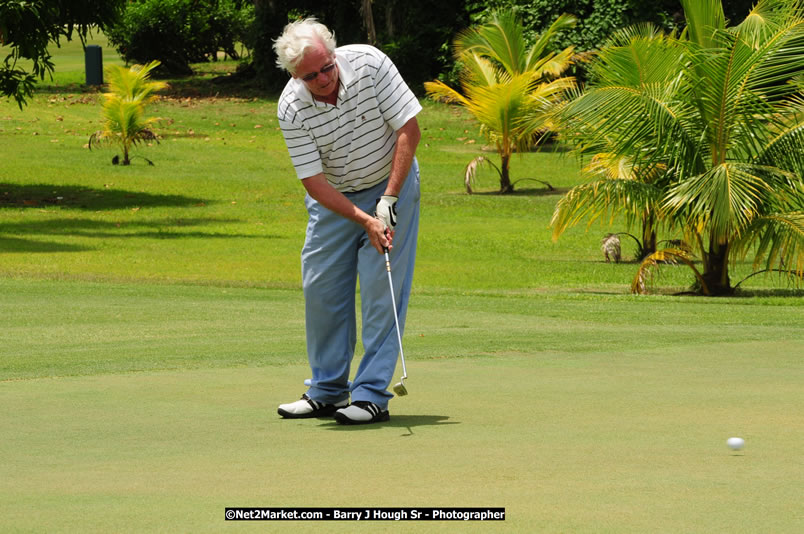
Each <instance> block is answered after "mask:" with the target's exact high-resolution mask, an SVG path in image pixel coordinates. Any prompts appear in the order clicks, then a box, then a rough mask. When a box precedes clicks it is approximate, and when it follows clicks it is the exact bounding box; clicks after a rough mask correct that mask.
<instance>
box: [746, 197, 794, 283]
mask: <svg viewBox="0 0 804 534" xmlns="http://www.w3.org/2000/svg"><path fill="white" fill-rule="evenodd" d="M733 247H734V256H733V259H734V260H736V259H737V258H745V257H746V256H747V255H748V253H749V252H750V251H752V250H754V249H755V252H754V264H753V267H754V269H758V268H760V267H762V264H763V263H764V268H765V269H766V270H769V271H770V270H774V269H776V268H777V267H778V268H780V269H782V270H784V271H786V272H787V273H788V274H789V275H791V276H795V277H798V278H802V277H804V211H798V212H790V213H774V214H770V215H766V216H763V217H757V218H756V219H755V220H754V221H752V223H751V225H750V227H749V228H747V229H746V231H745V232H744V233H743V235H742V237H741V238H740V239H738V240H736V241H735V242H734V245H733Z"/></svg>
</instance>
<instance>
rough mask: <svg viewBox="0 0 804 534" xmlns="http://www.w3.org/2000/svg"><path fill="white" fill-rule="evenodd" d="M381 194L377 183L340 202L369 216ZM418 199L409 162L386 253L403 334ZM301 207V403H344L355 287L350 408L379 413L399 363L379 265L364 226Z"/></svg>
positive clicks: (309, 202) (415, 170)
mask: <svg viewBox="0 0 804 534" xmlns="http://www.w3.org/2000/svg"><path fill="white" fill-rule="evenodd" d="M385 186H386V182H382V183H381V184H378V185H376V186H374V187H372V188H370V189H366V190H363V191H359V192H357V193H346V196H347V197H348V198H349V200H351V201H352V202H353V203H354V204H355V205H356V206H358V207H359V208H360V209H362V210H363V211H365V212H366V213H369V214H373V213H374V207H375V203H376V201H377V199H378V198H380V196H382V194H383V192H384V191H385ZM419 196H420V193H419V166H418V163H417V162H416V160H415V159H414V160H413V164H412V165H411V169H410V173H409V174H408V176H407V178H406V179H405V184H404V186H403V188H402V191H400V194H399V201H398V202H397V226H396V228H395V234H394V242H393V248H392V249H391V252H390V257H391V272H392V276H393V282H394V293H395V295H394V296H395V298H396V305H397V313H398V314H399V323H400V328H401V329H402V331H403V332H404V326H405V315H406V311H407V308H408V300H409V297H410V288H411V283H412V281H413V265H414V263H415V260H416V238H417V235H418V232H419ZM305 204H306V206H307V212H308V213H309V215H310V218H309V221H308V223H307V237H306V240H305V243H304V248H303V249H302V255H301V258H302V285H303V287H304V300H305V318H306V330H307V357H308V359H309V361H310V368H311V370H312V381H311V385H310V388H309V390H308V391H307V395H309V396H310V398H312V399H314V400H316V401H319V402H323V403H327V404H332V403H336V402H340V401H342V400H344V399H346V398H348V397H349V393H350V389H349V386H348V385H347V382H348V379H349V374H350V368H351V363H352V359H353V358H354V355H355V344H356V340H357V326H356V312H355V306H356V304H355V289H356V287H357V281H358V279H359V280H360V302H361V312H362V339H363V349H364V351H365V352H364V354H363V358H362V360H361V361H360V366H359V367H358V369H357V373H356V374H355V377H354V379H353V380H352V385H351V400H352V402H354V401H358V400H361V401H370V402H373V403H375V404H377V405H378V406H380V407H382V408H383V409H385V408H387V406H388V400H389V399H390V398H391V397H393V395H392V394H391V393H389V392H388V385H389V384H390V383H391V380H392V379H393V374H394V369H395V368H396V362H397V358H398V355H399V341H398V340H397V336H396V326H395V324H394V314H393V310H392V304H391V289H390V287H389V284H388V274H387V272H386V270H385V258H384V256H383V255H382V254H378V253H377V249H375V248H374V247H373V246H372V245H371V243H370V242H369V239H368V236H367V235H366V232H365V230H363V227H362V226H360V225H359V224H356V223H354V222H352V221H350V220H348V219H345V218H343V217H341V216H340V215H338V214H336V213H334V212H332V211H330V210H328V209H327V208H325V207H324V206H322V205H321V204H319V203H318V202H316V201H315V200H314V199H313V198H312V197H310V196H309V195H307V197H306V199H305Z"/></svg>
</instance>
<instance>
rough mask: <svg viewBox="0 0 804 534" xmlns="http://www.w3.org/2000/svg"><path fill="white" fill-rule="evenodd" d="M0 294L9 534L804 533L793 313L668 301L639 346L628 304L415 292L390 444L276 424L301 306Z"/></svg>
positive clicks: (638, 308) (637, 301) (293, 361)
mask: <svg viewBox="0 0 804 534" xmlns="http://www.w3.org/2000/svg"><path fill="white" fill-rule="evenodd" d="M2 289H3V294H4V295H24V298H20V299H19V300H18V301H16V302H15V299H14V298H13V297H12V298H11V299H9V300H7V301H6V302H4V307H3V309H2V317H3V319H2V320H0V327H1V328H2V331H3V332H4V343H3V347H4V348H3V349H2V350H3V354H2V358H1V361H2V362H4V369H3V375H4V376H6V377H8V376H10V375H11V376H13V375H15V374H16V375H17V376H18V377H19V378H18V379H11V380H5V381H3V382H0V403H2V405H3V407H4V416H3V417H2V418H0V433H2V435H3V440H2V442H1V443H0V456H2V457H3V458H5V459H7V461H5V462H3V463H2V465H0V503H2V505H1V507H2V514H1V515H0V530H2V531H4V532H15V531H47V532H75V531H82V532H108V531H111V530H113V531H116V532H143V531H165V532H175V531H192V532H218V531H221V530H224V529H225V528H226V527H229V528H231V529H234V528H248V527H246V526H245V525H242V524H240V525H238V526H235V524H234V523H232V524H228V523H225V522H224V519H223V517H224V514H223V512H224V508H225V507H227V506H272V507H279V506H286V507H317V506H341V507H346V506H349V507H379V506H388V507H435V506H476V507H505V508H506V521H505V522H504V523H491V524H486V525H478V524H472V523H467V524H464V525H456V524H454V523H449V522H443V523H442V522H406V523H405V525H404V529H405V530H406V531H413V532H417V531H420V532H439V531H443V532H451V531H455V530H456V528H457V530H459V531H478V532H479V531H484V532H485V531H489V530H490V531H520V532H522V531H534V530H536V531H545V532H556V531H560V532H567V531H571V532H601V531H602V532H646V531H663V532H690V531H696V532H713V531H730V532H757V531H773V532H795V531H798V530H800V528H801V527H802V526H804V517H802V512H801V508H800V485H799V483H798V481H800V480H802V478H804V463H802V461H801V458H802V457H804V425H802V421H801V417H800V407H801V406H802V405H804V390H802V388H801V377H802V373H803V372H804V365H803V364H802V361H801V357H800V356H801V354H802V353H804V327H802V323H801V322H800V321H796V322H792V321H791V320H790V318H791V314H793V313H795V311H796V310H795V309H793V308H791V307H790V306H788V305H786V304H785V302H784V299H779V300H778V301H773V302H772V304H770V305H758V304H757V303H756V302H754V301H752V300H746V301H745V302H744V303H743V304H740V303H734V302H731V303H726V302H725V301H715V302H712V301H706V302H705V303H703V302H700V303H699V304H694V303H692V304H691V303H690V302H689V301H690V300H694V299H688V298H687V299H684V298H680V299H672V302H670V303H666V304H668V305H666V306H665V307H664V311H663V313H662V315H661V321H659V322H657V323H655V324H654V323H645V322H644V321H643V320H642V317H641V315H642V313H643V310H644V306H645V305H646V302H645V299H642V298H633V297H627V296H621V297H609V298H608V299H600V298H599V297H594V296H592V297H590V296H584V295H560V294H544V295H540V296H532V297H528V298H523V297H503V296H494V295H486V296H455V295H433V294H426V292H425V293H424V294H415V295H414V304H413V305H412V307H411V310H410V315H409V320H408V331H407V333H406V340H407V344H406V355H408V358H409V360H410V362H409V366H408V367H409V369H408V370H409V374H410V378H409V380H408V388H409V391H410V395H408V396H407V397H405V398H402V399H395V400H394V401H392V403H391V406H390V408H391V413H392V419H391V422H390V423H389V424H385V425H378V426H376V427H366V428H359V427H357V428H350V427H342V426H340V425H337V424H336V423H334V422H333V421H332V420H325V419H321V420H299V421H291V420H282V419H280V418H279V417H278V416H277V415H276V414H275V410H276V405H277V404H278V403H280V402H285V401H287V400H289V399H292V398H294V397H296V396H298V395H299V394H300V393H301V392H302V391H303V386H302V381H303V380H304V378H306V377H307V375H308V369H307V366H306V364H305V362H304V357H303V356H302V355H301V354H299V352H300V351H301V350H302V347H303V343H302V336H303V325H302V324H301V322H300V321H299V320H298V317H300V316H301V314H302V306H303V304H302V302H301V300H300V298H299V295H298V294H297V292H296V291H291V290H256V289H222V288H207V287H181V286H164V287H159V286H156V287H149V288H142V287H140V286H118V285H107V284H84V283H75V282H69V283H61V284H59V283H53V282H15V281H3V282H2ZM78 294H81V295H83V296H82V297H81V298H80V299H78V297H77V295H78ZM76 300H80V301H81V302H83V303H84V304H83V305H82V306H79V307H77V306H75V305H73V304H71V303H73V302H75V301H76ZM157 300H158V301H159V302H162V303H163V305H162V306H161V307H158V306H155V305H153V302H155V301H157ZM23 301H24V302H26V303H27V306H21V305H20V303H21V302H23ZM735 309H738V310H739V313H740V314H741V315H742V316H744V317H753V321H754V323H755V324H754V326H752V327H751V328H746V327H745V325H743V324H739V323H738V322H736V321H734V319H733V316H734V313H735ZM13 311H15V312H14V313H12V312H13ZM101 312H105V314H106V316H105V319H103V320H101V318H100V315H99V314H101ZM601 313H607V314H608V315H606V319H605V320H604V321H601V320H600V314H601ZM249 316H250V317H251V319H248V317H249ZM693 317H695V318H697V322H696V323H693ZM260 325H261V326H260ZM495 325H498V326H495ZM110 340H111V341H113V342H110ZM127 340H128V341H127ZM133 340H138V341H137V342H136V343H135V342H133ZM673 340H675V341H673ZM82 355H85V356H87V357H86V358H85V359H84V358H83V357H82ZM32 358H33V359H34V364H31V362H30V361H29V359H32ZM37 359H39V360H41V361H42V362H45V361H49V362H51V366H52V367H51V368H50V370H49V371H46V372H45V373H44V374H43V373H42V370H43V369H48V367H47V365H46V364H44V363H36V362H37ZM9 363H10V364H11V365H10V367H11V368H10V369H9ZM96 366H99V367H100V369H101V370H100V371H98V370H97V367H96ZM25 377H27V378H25ZM732 435H739V436H741V437H743V438H745V439H746V448H745V450H743V451H741V452H739V453H735V452H732V451H731V450H729V449H728V448H727V447H726V439H728V438H729V437H731V436H732ZM9 459H10V461H8V460H9ZM31 510H48V513H47V514H41V515H39V514H31V513H30V512H31ZM303 525H305V524H301V523H300V524H296V525H292V527H291V528H293V529H296V528H306V526H303ZM252 526H254V527H256V526H255V525H252ZM307 526H309V525H307ZM256 528H259V529H260V530H261V531H265V530H268V531H279V530H280V529H286V528H288V525H287V524H284V523H261V524H259V527H256ZM315 528H316V529H317V530H323V531H325V532H345V531H353V530H355V529H359V526H358V525H357V524H351V523H350V524H349V525H348V526H347V525H343V524H338V523H333V522H325V523H316V524H315ZM363 528H364V529H365V530H366V531H368V530H372V531H377V530H379V531H390V530H391V529H393V528H399V527H398V526H394V525H393V524H391V523H380V522H373V523H371V525H370V526H365V527H363Z"/></svg>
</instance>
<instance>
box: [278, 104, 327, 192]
mask: <svg viewBox="0 0 804 534" xmlns="http://www.w3.org/2000/svg"><path fill="white" fill-rule="evenodd" d="M279 127H280V128H281V129H282V135H283V136H284V137H285V144H286V145H287V147H288V152H289V153H290V160H291V161H292V162H293V167H294V168H295V169H296V175H297V176H298V177H299V179H300V180H301V179H303V178H309V177H311V176H315V175H316V174H319V173H322V172H324V166H323V164H322V163H321V153H320V152H319V151H318V147H317V146H316V144H315V142H314V141H313V138H312V137H311V136H310V133H309V132H307V130H305V129H304V128H301V127H300V126H298V125H296V124H294V123H293V122H291V121H288V120H284V119H282V118H280V119H279Z"/></svg>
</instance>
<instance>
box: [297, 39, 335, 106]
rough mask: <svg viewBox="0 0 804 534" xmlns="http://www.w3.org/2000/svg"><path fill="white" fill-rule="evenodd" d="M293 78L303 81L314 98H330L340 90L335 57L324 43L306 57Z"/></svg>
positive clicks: (319, 44) (310, 51)
mask: <svg viewBox="0 0 804 534" xmlns="http://www.w3.org/2000/svg"><path fill="white" fill-rule="evenodd" d="M293 77H294V78H299V79H301V80H302V81H303V82H304V84H305V85H306V86H307V88H308V89H309V90H310V92H311V93H312V94H313V95H314V96H317V97H327V96H330V95H331V94H332V93H334V92H337V90H338V66H337V64H336V63H335V56H334V55H333V54H330V52H329V51H328V50H327V49H326V47H325V46H324V45H323V43H318V45H317V46H316V47H315V48H312V49H311V50H309V51H308V52H307V53H306V54H305V55H304V58H303V59H302V60H301V62H300V63H299V65H298V66H297V67H296V74H294V75H293Z"/></svg>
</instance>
